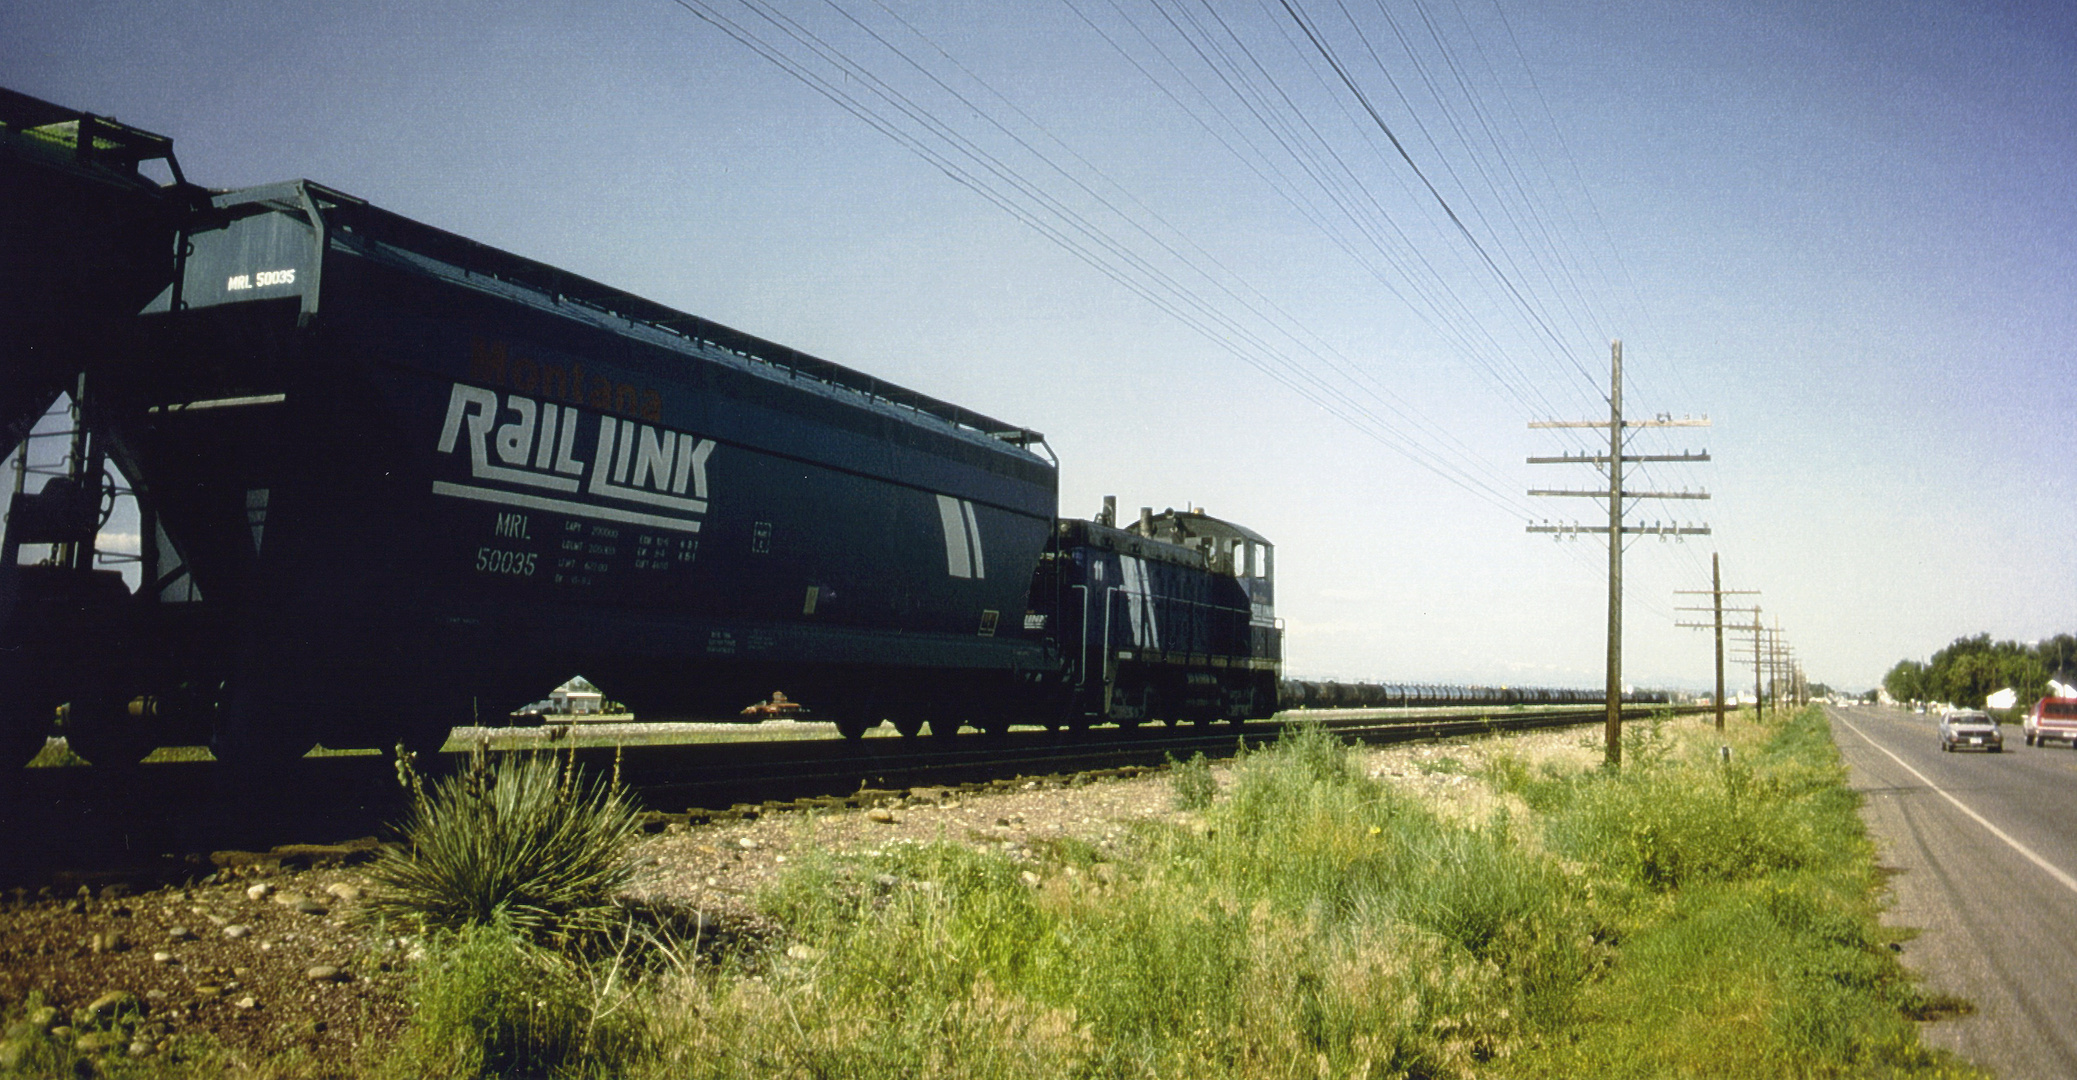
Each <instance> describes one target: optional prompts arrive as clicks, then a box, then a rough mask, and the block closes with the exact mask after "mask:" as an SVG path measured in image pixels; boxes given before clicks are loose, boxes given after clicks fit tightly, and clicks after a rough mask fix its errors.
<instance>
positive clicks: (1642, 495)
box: [1529, 488, 1709, 499]
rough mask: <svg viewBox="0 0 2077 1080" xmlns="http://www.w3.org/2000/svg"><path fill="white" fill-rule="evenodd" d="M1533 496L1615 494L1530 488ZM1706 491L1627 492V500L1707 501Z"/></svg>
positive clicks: (1609, 493)
mask: <svg viewBox="0 0 2077 1080" xmlns="http://www.w3.org/2000/svg"><path fill="white" fill-rule="evenodd" d="M1529 494H1531V495H1560V496H1570V497H1573V498H1579V499H1606V498H1608V497H1609V496H1610V495H1612V494H1614V492H1609V491H1562V490H1556V489H1552V488H1530V489H1529ZM1708 497H1709V493H1708V492H1706V491H1625V492H1623V498H1625V499H1706V498H1708Z"/></svg>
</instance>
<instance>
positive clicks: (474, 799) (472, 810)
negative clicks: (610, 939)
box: [363, 754, 640, 943]
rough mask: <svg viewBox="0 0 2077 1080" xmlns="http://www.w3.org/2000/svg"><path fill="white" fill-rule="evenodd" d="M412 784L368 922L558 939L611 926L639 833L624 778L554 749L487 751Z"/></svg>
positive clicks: (374, 875)
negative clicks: (492, 754) (499, 929)
mask: <svg viewBox="0 0 2077 1080" xmlns="http://www.w3.org/2000/svg"><path fill="white" fill-rule="evenodd" d="M413 779H414V780H415V778H413ZM410 786H411V787H412V790H413V799H412V809H411V814H410V817H409V818H408V819H407V820H406V822H405V825H404V830H403V831H404V837H405V841H406V842H405V844H404V845H403V846H401V847H396V848H391V849H388V850H387V851H385V852H384V853H383V854H382V855H381V856H380V857H378V858H377V859H376V860H375V861H374V862H373V863H372V864H370V866H369V869H368V877H369V878H370V879H371V880H372V881H373V883H374V885H375V888H373V889H371V890H370V891H369V896H368V901H367V904H366V905H365V907H364V908H363V911H364V912H365V914H366V915H367V916H368V917H371V918H375V919H381V920H385V921H390V922H397V923H402V924H405V925H408V926H412V927H415V928H417V929H419V930H424V931H431V930H447V931H458V930H461V929H462V928H464V927H469V926H485V925H503V926H507V927H510V928H511V929H512V930H513V931H515V932H517V933H519V934H521V935H522V936H524V937H526V938H529V939H531V940H534V941H537V942H551V941H552V942H556V943H567V942H570V941H572V940H574V939H577V938H581V937H583V936H585V935H590V934H597V933H600V932H603V931H604V930H606V929H607V928H608V927H609V926H610V924H611V923H612V921H613V916H614V906H613V900H612V898H613V894H614V892H615V891H616V890H618V889H619V888H620V887H621V886H623V885H625V884H626V883H627V882H628V879H629V878H630V877H631V876H632V875H633V873H634V868H633V866H632V864H631V863H630V862H629V861H628V857H627V854H628V849H629V847H630V846H632V844H633V843H634V841H635V839H636V837H637V835H638V833H639V828H640V826H639V822H638V820H637V818H636V811H635V809H634V807H633V806H632V805H630V804H629V802H628V801H627V799H626V797H625V795H624V794H623V793H622V791H621V790H620V788H619V787H618V785H616V784H607V783H601V782H595V781H591V780H589V779H587V778H586V777H584V776H583V775H581V773H580V772H579V771H578V769H577V768H576V766H575V764H574V763H570V762H559V761H557V760H556V759H555V757H554V756H553V755H527V756H524V757H521V756H506V757H501V758H499V759H498V760H496V761H494V762H486V761H485V760H484V756H483V755H481V754H477V755H475V756H473V757H472V759H471V762H470V765H469V766H468V767H467V768H466V769H464V770H463V771H462V772H460V773H457V774H456V775H454V776H450V777H447V778H446V779H444V780H439V781H436V782H435V783H433V784H431V785H429V786H427V785H421V784H417V783H412V784H411V785H410Z"/></svg>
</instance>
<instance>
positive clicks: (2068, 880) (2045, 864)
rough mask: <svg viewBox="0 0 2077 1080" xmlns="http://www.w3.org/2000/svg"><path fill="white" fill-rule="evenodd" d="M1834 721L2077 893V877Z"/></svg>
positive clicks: (1883, 748)
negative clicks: (2065, 871) (2064, 871)
mask: <svg viewBox="0 0 2077 1080" xmlns="http://www.w3.org/2000/svg"><path fill="white" fill-rule="evenodd" d="M1832 719H1834V720H1837V721H1839V722H1840V723H1842V724H1845V725H1846V726H1847V727H1848V728H1849V729H1851V730H1852V731H1853V733H1854V734H1856V735H1859V736H1860V737H1861V738H1863V739H1866V740H1867V743H1868V745H1869V746H1872V747H1874V748H1875V749H1877V750H1880V751H1882V752H1883V753H1885V754H1889V759H1890V760H1891V761H1894V762H1896V763H1897V764H1899V765H1902V766H1904V771H1905V772H1908V773H1910V774H1911V775H1913V776H1916V777H1918V779H1919V782H1920V783H1922V784H1924V785H1925V786H1927V787H1929V788H1932V789H1933V791H1934V792H1936V793H1938V794H1939V796H1940V797H1941V798H1943V799H1946V800H1947V801H1948V802H1951V803H1953V804H1954V805H1955V808H1956V809H1958V810H1960V811H1961V812H1962V813H1964V814H1967V815H1969V816H1970V817H1972V818H1975V819H1976V824H1978V825H1981V826H1983V827H1984V828H1986V829H1989V830H1990V834H1991V835H1992V836H1995V837H1997V838H1998V839H2000V840H2003V841H2004V842H2005V844H2006V846H2007V847H2010V848H2011V849H2012V850H2014V851H2017V852H2019V853H2020V854H2021V855H2024V856H2026V857H2027V861H2028V862H2030V863H2033V864H2034V865H2035V866H2038V867H2040V868H2041V869H2043V870H2046V871H2048V876H2049V877H2052V878H2054V879H2055V880H2057V881H2059V882H2062V886H2063V888H2065V889H2068V890H2070V891H2071V892H2077V877H2071V876H2070V875H2068V874H2066V873H2063V871H2062V870H2061V868H2059V867H2057V866H2056V865H2055V864H2054V863H2052V862H2049V861H2048V860H2047V859H2044V858H2042V857H2041V856H2039V855H2036V854H2034V849H2033V848H2030V847H2028V846H2026V845H2025V844H2022V843H2020V842H2019V841H2017V840H2014V839H2013V838H2012V837H2011V836H2010V835H2009V834H2007V833H2006V832H2005V830H2003V829H2000V828H1998V827H1997V826H1996V825H1993V824H1991V823H1990V819H1989V818H1986V817H1984V816H1983V815H1982V814H1979V813H1977V812H1976V811H1974V810H1971V809H1969V805H1968V804H1967V803H1965V802H1963V801H1961V800H1960V799H1957V798H1955V797H1954V796H1952V795H1949V794H1948V793H1947V791H1946V789H1944V788H1942V787H1941V786H1940V785H1938V784H1936V783H1933V782H1932V781H1931V780H1928V779H1926V774H1924V773H1922V772H1919V771H1918V770H1917V769H1914V768H1912V767H1911V766H1910V764H1909V763H1907V762H1906V761H1905V760H1904V759H1903V758H1900V757H1898V756H1897V755H1895V754H1891V753H1890V749H1889V747H1887V746H1884V745H1882V744H1881V743H1878V742H1876V741H1875V740H1874V739H1870V738H1868V733H1867V732H1865V731H1862V730H1861V729H1860V728H1857V727H1854V725H1853V722H1852V721H1850V720H1848V719H1846V718H1845V717H1842V716H1834V717H1832Z"/></svg>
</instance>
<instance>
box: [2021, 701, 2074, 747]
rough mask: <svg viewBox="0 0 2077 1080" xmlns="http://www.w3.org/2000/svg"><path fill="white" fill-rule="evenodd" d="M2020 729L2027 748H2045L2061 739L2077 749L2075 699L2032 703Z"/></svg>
mask: <svg viewBox="0 0 2077 1080" xmlns="http://www.w3.org/2000/svg"><path fill="white" fill-rule="evenodd" d="M2020 728H2021V730H2022V731H2024V732H2025V733H2026V738H2027V745H2028V746H2046V745H2047V744H2048V740H2050V739H2061V740H2062V741H2064V742H2066V743H2069V744H2070V745H2071V746H2073V747H2077V697H2045V698H2042V699H2041V700H2039V701H2037V702H2034V707H2033V708H2032V709H2029V710H2028V711H2027V716H2026V719H2025V720H2024V721H2022V722H2021V724H2020Z"/></svg>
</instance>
